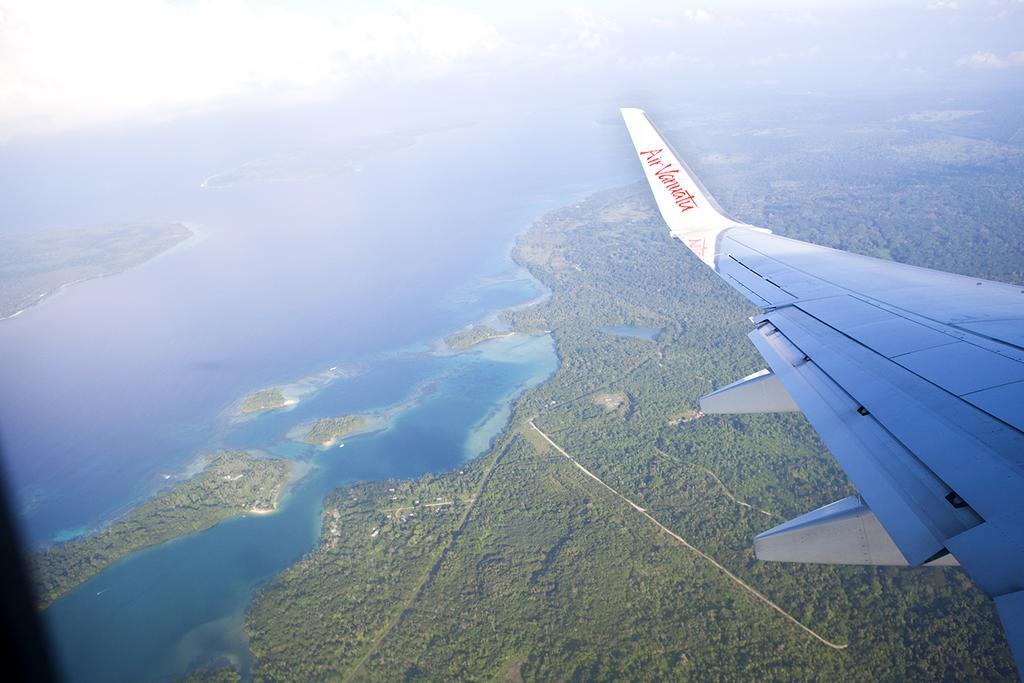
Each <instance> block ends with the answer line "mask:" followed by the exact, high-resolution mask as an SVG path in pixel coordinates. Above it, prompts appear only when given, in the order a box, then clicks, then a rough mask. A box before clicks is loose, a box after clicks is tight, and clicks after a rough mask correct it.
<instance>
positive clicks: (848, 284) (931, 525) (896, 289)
mask: <svg viewBox="0 0 1024 683" xmlns="http://www.w3.org/2000/svg"><path fill="white" fill-rule="evenodd" d="M622 116H623V118H624V119H625V122H626V126H627V128H628V129H629V134H630V136H631V137H632V140H633V144H634V145H635V146H636V151H637V153H638V155H639V158H640V163H641V165H642V167H643V169H644V173H645V175H646V176H647V180H648V182H649V183H650V185H651V190H652V192H653V194H654V198H655V200H656V201H657V204H658V208H659V210H660V212H661V215H662V217H663V218H664V219H665V222H666V223H667V224H668V226H669V228H670V230H671V233H672V235H674V236H675V237H677V238H679V239H680V240H681V241H682V242H683V244H685V245H686V246H687V247H688V248H689V249H690V250H691V251H692V252H693V253H694V254H696V255H697V256H698V257H699V258H700V259H701V260H702V261H703V262H704V263H705V264H707V265H708V266H710V267H712V268H714V270H715V272H717V273H718V274H719V275H720V276H721V277H722V278H723V279H724V280H725V281H726V282H728V283H729V284H730V285H732V286H733V287H734V288H735V289H736V290H738V291H739V292H740V293H741V294H743V295H744V296H745V297H747V298H748V299H750V301H752V302H753V303H754V304H756V305H757V306H759V307H760V308H761V310H762V313H761V314H760V315H758V316H755V317H754V318H752V321H753V323H754V325H755V327H754V330H753V331H752V332H751V333H750V335H749V337H750V339H751V341H752V342H753V343H754V345H755V346H756V347H757V350H758V351H759V352H760V353H761V355H762V356H763V357H764V359H765V361H766V362H767V364H768V369H766V370H764V371H761V372H760V373H755V374H754V375H751V376H749V377H746V378H743V379H742V380H739V381H738V382H735V383H734V384H731V385H729V386H727V387H724V388H722V389H719V390H718V391H715V392H712V393H711V394H709V395H707V396H705V397H703V398H702V399H701V406H702V410H704V412H717V413H740V412H744V413H749V412H776V411H782V410H795V409H799V410H801V411H803V413H804V415H806V417H807V419H808V420H809V421H810V423H811V425H812V426H813V427H814V428H815V430H817V432H818V434H820V435H821V437H822V439H823V440H824V441H825V443H826V445H828V447H829V449H830V450H831V451H832V454H833V455H834V456H835V458H836V460H837V461H838V462H839V464H840V466H842V468H843V470H844V471H845V472H846V474H847V476H849V478H850V480H851V481H852V482H853V484H854V486H856V488H857V491H858V492H859V495H858V496H853V497H851V498H847V499H844V500H841V501H837V502H835V503H832V504H830V505H826V506H825V507H823V508H820V509H818V510H815V511H812V512H809V513H807V514H805V515H802V516H800V517H797V518H796V519H793V520H791V521H789V522H786V523H784V524H782V525H780V526H778V527H775V528H774V529H770V530H768V531H766V532H764V533H763V534H760V535H759V536H758V537H757V538H756V539H755V541H754V547H755V552H756V553H757V555H758V557H759V558H761V559H765V560H776V561H796V562H819V563H831V564H892V565H909V566H919V565H922V564H957V563H959V565H960V566H961V567H962V568H963V569H964V570H965V571H966V572H967V573H968V575H970V577H971V578H972V579H973V580H974V581H975V583H977V584H978V585H979V586H980V587H981V588H982V590H984V591H985V593H987V594H988V595H989V596H990V597H991V598H992V599H993V600H994V601H995V605H996V608H997V610H998V612H999V616H1000V618H1001V619H1002V622H1003V626H1004V628H1005V630H1006V634H1007V637H1008V639H1009V642H1010V647H1011V650H1012V651H1013V655H1014V658H1015V659H1016V661H1017V666H1018V670H1024V288H1022V287H1020V286H1013V285H1008V284H1002V283H999V282H991V281H988V280H982V279H978V278H970V277H963V276H960V275H953V274H950V273H943V272H939V271H934V270H928V269H925V268H917V267H914V266H908V265H904V264H900V263H895V262H892V261H884V260H881V259H875V258H869V257H866V256H859V255H856V254H850V253H847V252H843V251H838V250H835V249H829V248H826V247H821V246H818V245H814V244H809V243H807V242H800V241H798V240H792V239H787V238H785V237H781V236H779V235H774V234H772V233H771V232H770V231H769V230H765V229H764V228H757V227H754V226H751V225H747V224H745V223H742V222H740V221H737V220H735V219H733V218H731V217H730V216H728V215H727V214H726V213H725V212H724V211H722V209H721V207H719V206H718V204H717V203H716V202H715V200H714V199H713V198H712V197H711V195H710V194H709V193H708V191H707V190H706V189H705V188H704V186H703V185H702V184H701V183H700V181H698V180H697V178H696V177H695V176H694V174H693V172H692V171H690V169H689V168H688V167H687V166H686V164H685V163H684V162H683V161H682V160H681V159H680V158H679V157H678V155H676V153H675V152H674V151H673V150H672V148H671V147H670V146H669V145H668V143H667V142H665V140H664V139H663V138H662V136H661V135H660V134H659V133H658V131H657V129H655V127H654V125H653V124H652V123H651V122H650V120H649V119H648V118H647V115H646V114H645V113H644V112H643V111H641V110H639V109H623V110H622Z"/></svg>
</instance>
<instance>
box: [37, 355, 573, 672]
mask: <svg viewBox="0 0 1024 683" xmlns="http://www.w3.org/2000/svg"><path fill="white" fill-rule="evenodd" d="M486 346H487V347H489V348H486V349H480V350H477V351H474V352H469V353H464V354H459V355H457V356H432V355H430V354H428V353H418V354H417V353H413V354H401V355H399V356H396V357H391V358H386V359H382V360H381V361H378V362H374V363H372V364H371V366H370V368H369V369H368V370H367V372H366V373H365V374H364V375H361V376H360V377H358V378H355V379H352V380H347V381H341V382H338V383H336V384H335V385H333V386H331V388H330V390H329V391H323V392H321V393H320V394H318V395H316V396H315V397H313V398H311V399H309V400H308V401H305V402H304V403H303V404H300V406H299V408H297V409H296V410H294V411H291V412H287V413H278V414H269V415H267V416H266V419H256V420H254V421H252V422H250V423H247V424H246V425H245V426H244V427H243V428H240V429H237V430H233V431H232V433H230V434H229V435H228V436H227V438H226V439H225V441H227V442H230V444H231V445H232V446H237V447H243V446H246V445H252V444H260V445H265V444H278V445H280V446H283V447H282V448H279V449H278V450H281V451H287V450H292V451H293V456H294V455H295V453H294V451H295V450H298V451H299V452H301V453H302V455H304V456H307V457H311V458H312V460H311V464H312V467H311V469H310V471H309V472H308V473H307V474H306V475H305V476H304V478H303V479H301V480H300V481H299V482H298V484H297V485H296V486H295V488H294V490H293V491H292V492H291V493H290V495H288V497H287V498H286V499H285V502H284V504H283V506H282V507H281V509H280V510H279V511H278V512H277V513H275V514H271V515H266V516H247V517H244V518H238V519H234V520H230V521H227V522H225V523H222V524H219V525H217V526H216V527H214V528H212V529H210V530H208V531H205V532H202V533H199V534H193V535H191V536H187V537H185V538H182V539H178V540H176V541H173V542H171V543H167V544H164V545H162V546H159V547H156V548H152V549H149V550H146V551H143V552H141V553H138V554H136V555H135V556H133V557H131V558H129V559H127V560H125V561H123V562H121V563H119V564H117V565H115V566H114V567H112V568H110V569H108V570H107V571H105V572H103V573H102V574H100V575H99V576H97V577H95V578H93V579H92V580H90V581H88V582H86V583H85V584H83V585H82V586H81V587H79V588H78V589H76V590H75V591H74V592H72V593H71V594H69V595H67V596H65V597H64V598H62V599H61V600H59V601H58V602H57V603H55V604H54V605H53V606H52V607H50V608H49V609H48V610H47V617H48V620H49V622H50V624H51V625H52V632H53V633H54V635H55V642H56V643H57V645H58V648H59V655H60V659H61V664H62V666H63V668H64V670H65V671H66V672H68V674H69V678H70V679H71V680H111V681H115V680H159V679H162V678H166V677H170V676H174V675H180V674H181V673H183V672H184V671H186V670H187V669H188V667H189V666H191V665H195V664H197V663H203V662H209V661H213V660H218V659H228V660H230V661H232V662H233V663H235V664H236V666H238V667H239V668H240V669H242V670H245V669H246V668H247V667H248V666H249V664H250V662H249V655H248V650H247V647H246V644H245V642H244V638H243V637H242V631H241V626H242V620H243V615H244V610H245V607H246V606H247V605H248V603H249V601H250V599H251V596H252V593H253V590H254V589H255V588H256V587H257V586H258V585H259V583H260V582H262V581H264V580H266V579H267V578H268V577H270V576H273V575H274V574H276V573H278V572H280V571H281V570H283V569H285V568H286V567H288V566H289V565H291V564H293V563H294V562H295V561H297V560H298V559H299V558H300V557H301V556H302V555H303V554H304V553H306V552H308V551H309V550H311V549H312V548H313V547H314V545H315V543H316V540H317V537H318V533H319V526H320V523H319V520H320V516H319V511H320V503H321V501H322V499H323V496H324V495H325V494H326V493H327V492H329V491H330V490H332V489H334V488H336V487H337V486H339V485H342V484H344V483H346V482H351V481H356V480H360V479H381V478H388V477H414V476H416V475H419V474H422V473H424V472H427V471H439V470H448V469H451V468H453V467H456V466H457V465H458V464H459V463H461V462H464V461H465V460H466V459H467V458H471V457H474V456H476V455H479V453H480V447H481V446H483V447H486V445H487V444H488V443H489V442H490V439H491V438H493V436H494V435H495V432H496V429H495V427H501V426H503V425H504V421H501V422H500V424H497V423H495V421H493V420H492V419H491V418H492V417H493V416H494V415H502V414H503V413H505V408H506V407H507V406H508V404H509V402H510V401H511V400H513V399H514V398H515V397H516V396H518V395H519V394H520V393H521V392H522V391H524V390H525V389H527V388H528V387H530V386H533V385H535V384H536V383H537V382H539V381H542V380H543V379H544V378H545V377H547V376H548V375H549V374H550V373H551V372H553V371H554V369H555V367H556V363H557V361H556V358H555V354H554V349H553V348H552V342H551V340H550V338H549V337H547V336H541V337H508V338H503V339H500V340H495V341H493V342H488V343H487V344H486ZM424 385H427V388H426V389H425V390H424V388H423V387H424ZM410 397H414V398H413V400H411V401H410V400H409V398H410ZM394 405H398V406H400V407H399V411H400V412H398V413H397V414H396V415H394V417H393V418H392V420H391V424H390V425H389V427H388V428H387V429H385V430H384V431H382V432H378V433H375V434H368V435H363V436H356V437H352V438H349V439H346V440H345V441H344V447H343V448H339V447H334V448H330V449H327V450H322V451H317V450H316V449H312V448H308V447H303V446H298V445H297V444H288V443H281V441H280V440H281V439H282V437H283V432H282V430H284V429H285V428H286V427H287V425H288V424H293V423H294V420H296V419H302V418H304V417H311V416H317V415H321V416H322V415H335V414H343V413H346V412H354V411H367V410H377V409H382V408H387V407H389V406H394ZM288 417H291V418H292V419H291V420H288V419H286V418H288ZM289 446H291V448H289ZM296 446H297V448H296ZM271 450H275V448H274V446H271Z"/></svg>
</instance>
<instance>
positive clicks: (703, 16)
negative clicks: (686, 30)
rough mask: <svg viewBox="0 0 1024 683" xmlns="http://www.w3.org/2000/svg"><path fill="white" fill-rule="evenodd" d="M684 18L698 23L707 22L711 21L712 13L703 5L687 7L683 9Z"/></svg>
mask: <svg viewBox="0 0 1024 683" xmlns="http://www.w3.org/2000/svg"><path fill="white" fill-rule="evenodd" d="M683 18H684V19H687V20H689V21H693V22H696V23H698V24H707V23H710V22H711V13H710V12H708V11H707V10H706V9H704V8H703V7H698V8H697V9H685V10H683Z"/></svg>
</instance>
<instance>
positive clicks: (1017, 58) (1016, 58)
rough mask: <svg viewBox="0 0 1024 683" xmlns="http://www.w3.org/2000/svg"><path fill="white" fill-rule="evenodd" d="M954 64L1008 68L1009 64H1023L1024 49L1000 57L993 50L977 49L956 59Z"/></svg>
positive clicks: (986, 67) (984, 67) (980, 67)
mask: <svg viewBox="0 0 1024 683" xmlns="http://www.w3.org/2000/svg"><path fill="white" fill-rule="evenodd" d="M956 65H957V66H967V67H971V68H974V69H1008V68H1010V67H1011V66H1021V65H1024V50H1022V51H1017V52H1011V53H1010V54H1008V55H1007V56H1006V57H1000V56H999V55H997V54H996V53H994V52H989V51H982V50H979V51H977V52H975V53H973V54H969V55H965V56H963V57H961V58H960V59H958V60H956Z"/></svg>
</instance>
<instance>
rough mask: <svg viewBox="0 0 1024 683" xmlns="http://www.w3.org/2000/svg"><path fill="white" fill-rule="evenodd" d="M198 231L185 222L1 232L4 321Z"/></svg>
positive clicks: (0, 311) (142, 260)
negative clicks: (194, 230) (66, 288)
mask: <svg viewBox="0 0 1024 683" xmlns="http://www.w3.org/2000/svg"><path fill="white" fill-rule="evenodd" d="M193 235H194V233H193V232H192V231H191V230H189V229H188V228H187V227H185V226H184V225H181V224H180V223H132V224H124V225H99V226H92V227H87V228H73V229H69V230H46V231H42V232H17V233H10V234H4V235H0V320H3V319H4V318H12V317H14V316H16V315H18V314H19V313H22V312H23V311H24V310H25V309H27V308H29V307H31V306H34V305H36V304H38V303H39V302H40V301H42V300H44V299H45V298H47V297H49V296H52V295H53V294H54V293H56V292H58V291H59V290H61V289H63V288H65V287H69V286H71V285H73V284H76V283H79V282H84V281H85V280H93V279H96V278H100V277H105V276H108V275H116V274H117V273H120V272H122V271H124V270H127V269H129V268H131V267H133V266H137V265H140V264H142V263H145V262H146V261H148V260H150V259H152V258H153V257H155V256H157V255H159V254H162V253H163V252H165V251H167V250H169V249H170V248H171V247H173V246H175V245H177V244H180V243H181V242H184V241H185V240H187V239H188V238H190V237H192V236H193Z"/></svg>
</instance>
